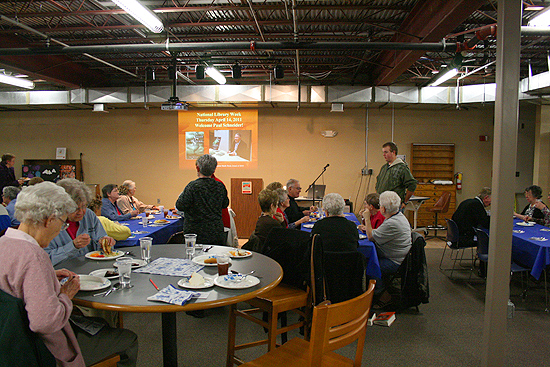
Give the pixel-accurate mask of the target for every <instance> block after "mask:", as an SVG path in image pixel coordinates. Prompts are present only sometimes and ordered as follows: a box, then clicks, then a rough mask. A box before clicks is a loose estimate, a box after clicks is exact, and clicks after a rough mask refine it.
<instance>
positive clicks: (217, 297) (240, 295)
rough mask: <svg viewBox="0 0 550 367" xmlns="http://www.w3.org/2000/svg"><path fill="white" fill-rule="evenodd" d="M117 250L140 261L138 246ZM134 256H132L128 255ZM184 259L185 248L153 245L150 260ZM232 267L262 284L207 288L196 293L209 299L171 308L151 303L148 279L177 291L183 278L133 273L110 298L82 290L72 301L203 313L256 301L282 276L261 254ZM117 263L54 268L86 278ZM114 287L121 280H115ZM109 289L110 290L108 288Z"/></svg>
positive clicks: (80, 262) (83, 261)
mask: <svg viewBox="0 0 550 367" xmlns="http://www.w3.org/2000/svg"><path fill="white" fill-rule="evenodd" d="M231 249H232V248H230V247H223V246H213V247H212V249H210V250H209V251H208V254H217V253H222V252H227V251H229V250H231ZM117 250H122V251H132V252H133V253H134V254H135V255H136V256H135V258H138V259H139V258H140V253H139V252H140V249H139V247H126V248H119V249H117ZM129 256H131V255H129ZM159 257H167V258H185V245H154V246H152V247H151V261H153V260H155V259H157V258H159ZM231 261H232V264H231V267H230V269H231V270H236V271H238V272H241V273H247V272H250V271H252V270H254V271H255V273H254V276H258V278H259V280H260V283H259V284H258V285H256V286H254V287H251V288H246V289H225V288H221V287H218V286H214V287H211V288H206V289H199V290H196V291H197V292H201V293H208V298H206V299H193V300H191V301H189V302H188V303H187V304H185V305H184V306H178V305H172V304H168V303H163V302H152V301H148V300H147V297H150V296H152V295H154V294H155V293H157V290H156V289H155V288H154V286H153V285H152V284H151V282H150V281H149V279H152V280H153V281H154V282H155V284H156V285H157V286H158V287H159V288H160V289H162V288H164V287H166V286H168V285H170V284H172V285H174V286H175V287H176V288H179V289H183V288H181V287H179V286H178V285H177V283H178V281H179V280H180V279H181V277H173V276H164V275H154V274H145V273H135V272H133V271H132V285H133V287H132V288H129V289H121V290H118V291H115V292H112V293H111V294H109V295H108V296H107V297H103V296H96V297H94V296H93V294H95V293H99V292H102V291H104V290H106V289H104V290H98V291H80V292H78V293H77V294H76V296H75V297H74V298H73V302H74V303H75V304H77V305H81V306H86V307H92V308H95V309H103V310H111V311H124V312H179V311H192V310H203V309H207V308H214V307H219V306H225V305H230V304H234V303H238V302H242V301H246V300H248V299H251V298H254V297H256V296H258V295H260V294H261V293H264V292H266V291H269V290H271V289H273V288H275V287H276V286H277V285H278V284H279V282H280V281H281V279H282V277H283V270H282V268H281V266H280V265H279V264H278V263H277V262H276V261H274V260H272V259H270V258H269V257H267V256H264V255H261V254H259V253H253V255H252V256H251V257H247V258H242V259H231ZM114 262H115V260H103V261H99V260H90V259H87V258H85V257H78V258H73V259H68V260H65V261H63V262H61V263H59V264H58V265H57V266H55V268H56V269H62V268H66V269H68V270H71V271H73V272H75V273H77V274H81V275H85V274H89V273H90V272H92V271H94V270H97V269H103V268H111V267H112V266H113V264H114ZM199 274H201V275H203V276H207V277H211V278H214V277H216V276H217V267H215V266H213V267H204V268H203V269H202V270H201V271H199ZM111 282H112V283H113V284H114V283H116V282H118V279H112V280H111ZM107 289H108V288H107Z"/></svg>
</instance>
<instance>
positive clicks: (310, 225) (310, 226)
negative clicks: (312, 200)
mask: <svg viewBox="0 0 550 367" xmlns="http://www.w3.org/2000/svg"><path fill="white" fill-rule="evenodd" d="M302 227H304V228H313V224H308V223H306V224H302Z"/></svg>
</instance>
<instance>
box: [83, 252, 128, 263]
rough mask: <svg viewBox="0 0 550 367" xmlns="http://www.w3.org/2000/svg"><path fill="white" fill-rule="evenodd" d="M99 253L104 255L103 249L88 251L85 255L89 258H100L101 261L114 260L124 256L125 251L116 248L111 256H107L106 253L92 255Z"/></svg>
mask: <svg viewBox="0 0 550 367" xmlns="http://www.w3.org/2000/svg"><path fill="white" fill-rule="evenodd" d="M97 254H100V255H103V251H92V252H88V253H87V254H86V255H84V256H85V257H86V258H88V259H91V260H100V261H101V260H114V259H116V258H119V257H121V256H124V251H118V250H115V251H113V254H112V255H111V256H105V255H103V257H94V256H92V255H97Z"/></svg>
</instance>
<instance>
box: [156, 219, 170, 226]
mask: <svg viewBox="0 0 550 367" xmlns="http://www.w3.org/2000/svg"><path fill="white" fill-rule="evenodd" d="M164 221H166V222H164ZM153 224H162V225H166V224H170V221H168V220H167V219H157V220H155V221H153Z"/></svg>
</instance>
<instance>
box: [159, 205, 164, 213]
mask: <svg viewBox="0 0 550 367" xmlns="http://www.w3.org/2000/svg"><path fill="white" fill-rule="evenodd" d="M159 213H160V214H163V213H164V205H161V206H159Z"/></svg>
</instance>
